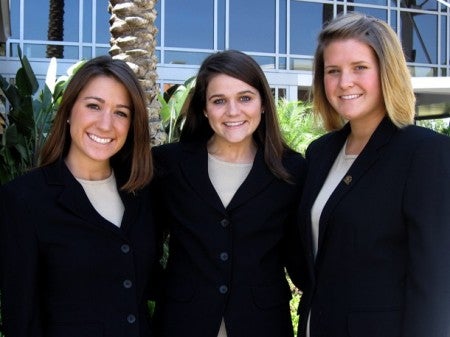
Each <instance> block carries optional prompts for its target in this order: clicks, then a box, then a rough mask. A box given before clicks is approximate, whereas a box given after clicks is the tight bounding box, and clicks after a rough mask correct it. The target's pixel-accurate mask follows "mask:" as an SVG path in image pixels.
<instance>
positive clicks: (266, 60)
mask: <svg viewBox="0 0 450 337" xmlns="http://www.w3.org/2000/svg"><path fill="white" fill-rule="evenodd" d="M251 56H252V57H253V59H254V60H255V61H256V62H257V63H258V64H259V65H260V66H261V68H262V69H263V70H271V69H275V57H269V56H254V55H251Z"/></svg>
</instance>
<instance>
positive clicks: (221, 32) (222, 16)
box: [217, 1, 226, 50]
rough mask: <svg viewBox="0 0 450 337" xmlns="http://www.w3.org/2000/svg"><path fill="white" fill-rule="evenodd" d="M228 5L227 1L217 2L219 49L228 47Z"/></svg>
mask: <svg viewBox="0 0 450 337" xmlns="http://www.w3.org/2000/svg"><path fill="white" fill-rule="evenodd" d="M225 27H226V7H225V1H218V3H217V49H219V50H224V49H226V43H225V40H226V38H225V36H226V31H225Z"/></svg>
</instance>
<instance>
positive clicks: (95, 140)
mask: <svg viewBox="0 0 450 337" xmlns="http://www.w3.org/2000/svg"><path fill="white" fill-rule="evenodd" d="M88 136H89V138H90V139H92V140H93V141H94V142H96V143H100V144H107V143H110V142H111V141H112V139H111V138H100V137H97V136H95V135H91V134H88Z"/></svg>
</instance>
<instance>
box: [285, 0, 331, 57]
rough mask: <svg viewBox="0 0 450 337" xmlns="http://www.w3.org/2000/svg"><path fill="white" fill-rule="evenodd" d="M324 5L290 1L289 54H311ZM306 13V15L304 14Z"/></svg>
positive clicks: (320, 25) (319, 28) (319, 27)
mask: <svg viewBox="0 0 450 337" xmlns="http://www.w3.org/2000/svg"><path fill="white" fill-rule="evenodd" d="M324 6H325V5H322V4H317V3H307V2H297V1H291V24H290V27H289V28H290V32H291V36H290V43H291V50H290V53H291V54H303V55H313V54H314V50H315V48H316V44H317V35H318V34H319V32H320V30H321V29H322V16H323V9H324ZM305 13H308V15H305Z"/></svg>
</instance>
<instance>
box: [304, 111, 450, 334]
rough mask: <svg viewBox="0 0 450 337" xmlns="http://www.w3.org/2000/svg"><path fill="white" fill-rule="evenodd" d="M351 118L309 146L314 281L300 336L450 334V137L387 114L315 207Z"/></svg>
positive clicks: (307, 194)
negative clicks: (315, 216)
mask: <svg viewBox="0 0 450 337" xmlns="http://www.w3.org/2000/svg"><path fill="white" fill-rule="evenodd" d="M349 132H350V125H349V124H347V125H346V126H345V127H344V128H343V129H342V130H340V131H338V132H333V133H330V134H328V135H325V136H323V137H322V138H320V139H319V140H317V141H316V142H313V143H312V144H311V145H310V147H309V149H308V150H307V154H306V158H307V161H308V172H309V175H308V177H307V181H306V183H305V189H304V194H303V200H302V203H301V207H300V217H301V220H302V221H301V234H302V238H303V240H304V245H305V247H307V251H306V254H307V255H308V256H309V260H308V261H309V268H308V273H309V275H310V282H309V285H308V286H307V287H305V288H304V289H303V290H304V293H303V297H302V300H301V304H300V327H299V334H298V335H299V336H305V327H306V321H307V317H308V312H309V310H311V337H316V336H333V337H350V336H351V337H358V336H364V337H394V336H395V337H400V336H402V337H448V336H450V260H449V257H450V255H449V254H450V138H449V137H446V136H443V135H438V134H436V133H434V132H432V131H431V130H428V129H424V128H420V127H417V126H408V127H405V128H403V129H398V128H397V127H395V126H394V125H393V124H392V122H391V121H390V120H389V119H388V118H385V119H384V120H383V121H382V122H381V123H380V125H379V126H378V128H377V129H376V131H375V132H374V134H373V135H372V137H371V139H370V140H369V143H368V144H367V146H366V147H365V149H364V150H363V151H362V152H361V154H360V155H359V156H358V158H357V159H356V160H355V162H354V164H353V165H352V167H351V168H350V169H349V171H348V172H347V174H346V176H345V177H344V178H343V179H342V181H341V182H340V183H339V185H338V186H337V188H336V190H335V191H334V192H333V194H332V195H331V196H330V198H329V200H328V202H327V203H326V205H325V207H324V209H323V212H322V216H321V218H320V224H319V247H318V253H317V256H316V260H315V262H314V261H313V255H312V239H311V217H310V210H311V207H312V204H313V202H314V200H315V198H316V196H317V194H318V193H319V191H320V189H321V187H322V185H323V183H324V180H325V178H326V177H327V174H328V171H329V169H330V167H331V165H332V164H333V162H334V160H335V158H336V156H337V154H338V152H339V151H340V149H341V148H342V146H343V145H344V142H345V140H346V138H347V135H348V134H349Z"/></svg>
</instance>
